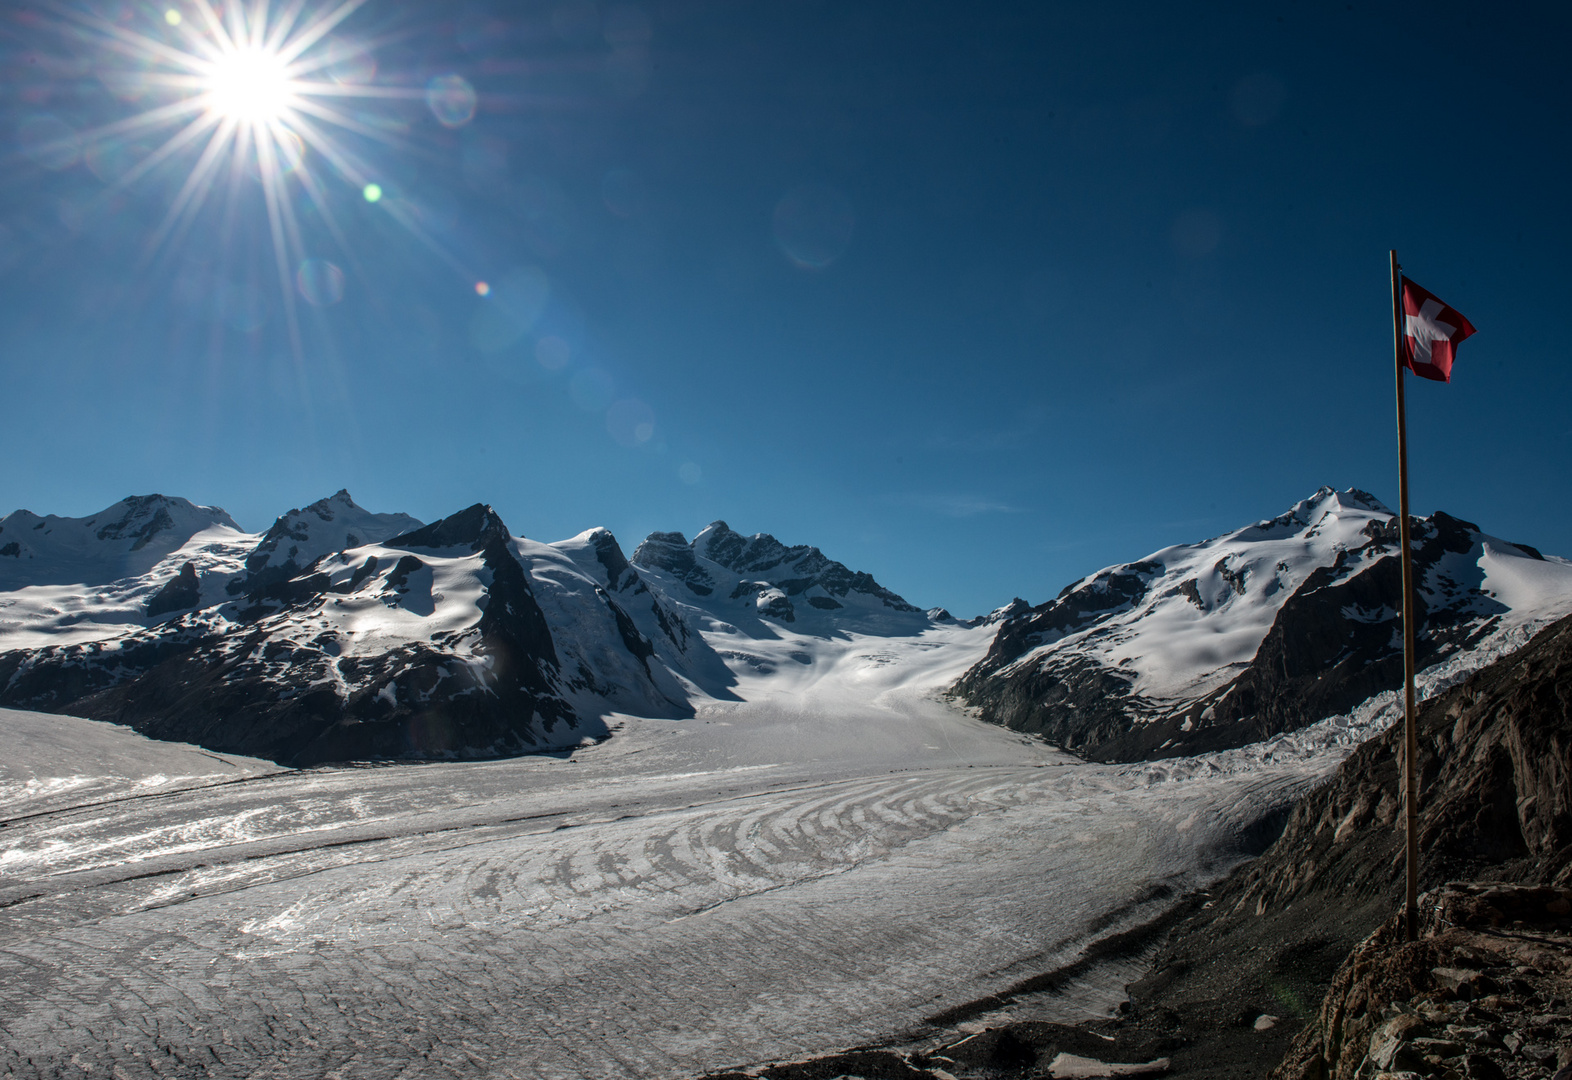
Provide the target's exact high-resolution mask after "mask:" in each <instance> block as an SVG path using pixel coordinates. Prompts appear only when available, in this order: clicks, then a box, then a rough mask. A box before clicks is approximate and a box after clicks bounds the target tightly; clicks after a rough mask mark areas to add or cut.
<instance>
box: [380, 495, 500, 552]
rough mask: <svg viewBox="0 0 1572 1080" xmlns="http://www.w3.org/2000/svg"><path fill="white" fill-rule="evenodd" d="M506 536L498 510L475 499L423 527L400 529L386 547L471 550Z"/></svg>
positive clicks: (498, 540)
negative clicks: (454, 512) (474, 502)
mask: <svg viewBox="0 0 1572 1080" xmlns="http://www.w3.org/2000/svg"><path fill="white" fill-rule="evenodd" d="M507 539H508V527H507V526H506V525H504V524H503V523H502V519H501V518H500V517H498V516H497V512H496V511H495V510H493V509H492V508H491V507H489V506H487V505H486V504H484V503H476V504H475V505H474V506H471V507H469V508H468V509H465V510H460V511H459V512H458V513H456V514H453V515H451V516H449V517H445V518H443V519H442V520H441V521H433V522H432V523H431V524H430V525H427V526H425V527H424V528H420V529H416V530H414V531H413V532H407V533H400V534H399V535H398V536H395V537H393V538H392V539H391V540H388V541H386V543H387V545H388V546H389V547H401V548H430V549H433V550H436V549H441V548H451V547H466V548H469V550H471V551H479V550H481V549H482V548H484V547H486V546H487V545H488V544H493V543H497V542H502V543H506V542H507Z"/></svg>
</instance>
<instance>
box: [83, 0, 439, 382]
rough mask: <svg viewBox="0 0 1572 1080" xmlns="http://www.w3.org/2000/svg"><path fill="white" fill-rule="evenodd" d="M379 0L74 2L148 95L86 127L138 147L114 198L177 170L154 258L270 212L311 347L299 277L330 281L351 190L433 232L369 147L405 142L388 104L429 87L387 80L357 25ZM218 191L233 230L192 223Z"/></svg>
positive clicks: (126, 91)
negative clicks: (382, 172) (388, 191)
mask: <svg viewBox="0 0 1572 1080" xmlns="http://www.w3.org/2000/svg"><path fill="white" fill-rule="evenodd" d="M367 2H368V0H174V3H173V4H172V6H169V7H167V8H165V10H163V11H162V13H161V14H160V13H159V11H158V8H159V7H162V6H163V5H153V4H142V5H138V6H137V8H136V9H135V10H133V9H132V6H130V5H124V7H125V10H124V11H120V12H119V14H117V15H116V16H115V17H114V18H110V17H108V16H107V15H106V14H104V13H103V12H100V11H98V10H96V9H95V7H94V6H92V5H75V4H72V5H60V19H61V21H60V22H59V23H58V24H57V25H58V26H59V27H60V28H61V29H62V30H63V31H65V32H66V33H68V34H70V35H71V36H72V37H73V38H75V39H76V40H78V41H80V42H81V43H82V44H83V46H84V47H85V48H86V49H90V50H92V51H93V52H94V53H95V54H97V57H98V59H99V60H100V61H103V62H104V63H103V64H102V72H103V74H102V78H103V81H104V84H105V85H106V86H109V87H111V88H112V89H113V90H115V92H116V94H117V96H121V97H123V98H124V100H126V101H134V102H136V103H137V105H136V106H135V109H134V111H132V112H131V113H130V114H129V115H125V116H123V117H122V118H120V119H117V120H114V121H111V122H109V123H106V124H103V125H101V126H99V127H97V128H92V129H88V130H85V131H82V132H80V133H77V134H76V135H74V136H73V137H74V138H77V139H79V141H80V142H82V143H85V144H88V145H92V146H102V147H104V148H106V149H105V150H104V153H106V154H108V153H111V152H114V151H115V150H116V148H118V147H121V146H123V145H129V146H136V147H138V148H139V149H138V153H139V156H138V157H137V158H136V161H135V164H133V165H131V166H130V167H128V168H127V169H125V170H124V171H123V172H121V173H119V174H118V175H116V176H115V178H114V179H113V180H112V181H111V182H109V183H108V186H106V188H105V189H104V191H103V192H102V193H101V194H100V195H99V198H100V199H101V200H108V199H109V198H111V197H112V196H113V195H114V193H115V192H116V191H117V190H119V189H122V188H125V187H127V186H129V185H130V184H132V183H135V182H137V181H138V180H140V179H142V178H143V177H149V176H150V175H156V176H158V177H160V178H164V179H166V180H168V181H171V182H172V185H173V186H172V197H171V199H170V202H169V206H168V211H167V212H166V214H165V216H164V218H163V220H162V222H160V223H159V224H158V225H157V226H156V227H155V228H153V229H152V230H151V231H150V232H149V233H148V235H147V237H146V240H145V243H144V248H145V251H146V253H147V254H146V259H147V260H148V261H149V262H150V261H151V260H152V259H153V258H154V257H155V255H156V254H157V253H158V252H160V251H166V250H169V249H168V247H166V245H172V244H173V243H175V242H178V241H184V242H186V243H207V244H211V245H213V246H214V247H215V248H216V249H217V250H219V251H226V252H227V251H230V250H232V249H233V247H232V238H233V232H234V230H235V229H236V228H238V227H240V225H239V224H238V223H241V222H244V220H245V219H246V218H247V217H248V216H251V215H255V214H257V213H260V214H261V215H262V217H263V219H264V222H265V229H266V235H267V236H268V237H269V238H270V240H271V244H272V248H273V256H274V259H273V261H274V264H275V270H276V273H277V277H278V285H279V289H280V292H281V295H282V299H283V307H284V314H285V321H286V324H287V326H288V331H289V335H290V339H291V343H292V345H293V347H294V350H295V353H296V355H297V357H298V356H299V355H301V344H300V329H299V324H298V321H297V318H296V309H295V294H296V291H297V288H298V290H299V291H300V292H301V293H302V295H304V296H305V297H306V300H307V301H308V302H310V303H313V304H318V302H319V301H318V298H317V294H316V293H314V292H313V291H312V290H311V289H308V288H307V287H306V286H305V285H303V284H301V282H303V281H309V280H315V277H314V271H313V272H308V267H313V266H316V265H317V264H319V263H323V262H324V260H323V259H322V258H321V249H322V248H324V247H326V246H328V245H329V244H331V245H333V246H336V247H337V248H339V249H346V250H347V240H346V234H345V232H344V230H343V229H341V228H340V225H339V222H338V220H337V214H338V213H339V212H344V211H346V210H347V206H346V204H345V202H344V201H343V197H342V196H341V195H339V194H338V191H337V190H336V189H341V190H343V191H347V192H349V193H352V197H353V199H354V203H353V204H351V205H354V206H362V205H365V204H375V205H377V206H378V209H379V211H380V212H382V213H385V214H387V215H389V216H390V217H391V218H393V220H395V221H396V222H397V223H398V224H400V225H402V226H404V227H405V228H406V229H408V230H409V231H410V232H411V233H412V234H414V235H415V236H417V237H418V238H420V239H421V240H423V241H424V242H426V243H427V244H428V245H432V244H433V241H431V239H430V238H429V237H427V236H426V235H425V234H424V233H423V231H422V230H421V228H420V224H419V221H418V219H417V218H415V216H414V215H413V214H412V213H411V212H409V211H408V210H407V209H405V208H403V207H402V205H401V204H400V203H399V201H398V200H393V199H383V198H382V195H383V190H382V186H381V184H380V183H378V180H379V177H378V176H377V173H378V171H379V170H378V169H377V167H376V163H375V158H374V157H373V158H370V159H368V158H367V157H365V156H363V154H362V153H361V152H360V150H359V149H357V147H369V146H370V144H372V143H377V144H381V145H382V146H385V147H391V148H393V149H398V148H400V147H401V146H402V143H401V141H400V136H399V135H398V133H397V132H398V127H397V125H395V124H387V123H383V122H382V121H381V120H380V119H379V117H378V115H377V112H378V110H377V108H376V106H377V104H378V103H382V104H387V103H390V102H395V101H401V100H421V99H423V98H424V96H425V91H424V90H423V89H420V88H416V87H410V86H405V85H398V84H396V83H391V82H386V81H380V80H378V79H377V77H376V62H375V59H374V57H373V54H372V50H373V48H374V47H375V45H376V42H374V41H366V40H364V39H361V38H358V37H356V36H351V35H347V34H346V32H345V31H344V29H343V24H344V23H345V21H346V20H347V19H348V18H349V17H350V16H351V15H352V14H354V13H355V12H356V11H357V10H358V9H360V8H361V7H362V6H364V5H365V4H366V3H367ZM117 10H118V9H117ZM117 61H118V66H117ZM357 100H358V104H356V105H354V106H353V107H347V106H350V103H351V102H356V101H357ZM373 149H374V148H373ZM253 179H254V180H256V181H260V191H258V190H256V185H254V184H253V183H252V180H253ZM215 194H218V195H219V197H220V198H222V199H223V200H224V201H225V208H224V210H223V213H222V217H221V219H220V220H221V222H222V225H221V229H220V231H218V232H214V231H211V230H198V231H196V233H195V235H193V230H192V225H193V224H194V222H195V221H196V218H197V215H198V214H199V212H201V211H202V210H203V208H204V206H205V205H207V204H208V203H209V201H210V199H212V198H213V197H214V196H215ZM257 196H260V198H257ZM248 207H251V208H249V209H248ZM335 207H337V208H338V210H335ZM302 211H305V212H304V213H303V212H302ZM334 273H335V274H337V273H339V271H338V268H337V267H334Z"/></svg>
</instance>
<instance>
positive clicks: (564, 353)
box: [535, 335, 572, 371]
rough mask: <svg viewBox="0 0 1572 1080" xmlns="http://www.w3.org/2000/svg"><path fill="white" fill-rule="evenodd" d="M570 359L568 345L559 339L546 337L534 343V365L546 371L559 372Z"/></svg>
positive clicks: (570, 353)
mask: <svg viewBox="0 0 1572 1080" xmlns="http://www.w3.org/2000/svg"><path fill="white" fill-rule="evenodd" d="M571 357H572V350H571V349H569V348H568V343H567V342H566V341H563V340H562V339H561V338H559V337H552V336H550V335H548V336H546V337H543V338H541V339H540V340H539V341H537V342H535V363H537V364H539V365H540V366H541V367H543V368H545V369H546V370H547V371H561V370H562V369H563V368H565V367H567V366H568V360H569V359H570V358H571Z"/></svg>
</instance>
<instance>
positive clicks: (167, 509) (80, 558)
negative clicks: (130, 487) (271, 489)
mask: <svg viewBox="0 0 1572 1080" xmlns="http://www.w3.org/2000/svg"><path fill="white" fill-rule="evenodd" d="M215 528H216V529H219V530H222V531H223V532H225V533H240V526H238V525H236V524H235V521H234V519H233V518H231V517H230V516H229V515H228V514H227V513H225V512H224V510H222V509H221V508H219V507H216V506H199V505H197V504H196V503H193V502H191V501H190V500H189V499H182V498H177V497H172V496H169V495H129V496H127V497H126V498H124V499H121V500H120V501H119V502H117V503H114V504H113V505H111V506H108V507H106V508H105V509H103V510H101V511H99V512H98V513H96V514H93V515H91V516H90V517H82V518H67V517H57V516H56V515H54V514H48V515H45V516H43V517H40V516H38V515H37V514H34V513H32V512H30V511H27V510H17V511H15V512H13V513H11V514H7V515H6V516H5V517H4V518H0V590H10V589H17V588H22V587H24V586H27V585H46V584H48V585H64V584H91V585H97V584H104V583H107V582H110V581H115V580H118V579H120V578H125V577H134V576H136V575H139V574H145V573H147V572H148V571H150V570H151V569H152V568H153V567H154V566H156V565H158V563H159V561H160V560H162V559H163V558H165V557H166V556H167V555H169V553H170V552H172V551H175V550H177V549H178V548H180V547H181V546H182V545H184V544H185V543H186V542H187V541H189V540H190V539H191V538H192V537H193V536H195V535H196V534H198V533H200V532H203V531H206V530H210V529H215Z"/></svg>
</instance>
